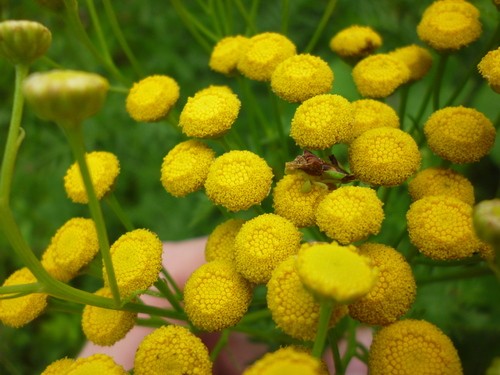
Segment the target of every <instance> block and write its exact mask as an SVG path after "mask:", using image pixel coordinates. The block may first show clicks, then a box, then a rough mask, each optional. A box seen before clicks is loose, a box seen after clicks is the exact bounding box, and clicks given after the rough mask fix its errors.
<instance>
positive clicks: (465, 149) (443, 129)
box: [424, 106, 496, 164]
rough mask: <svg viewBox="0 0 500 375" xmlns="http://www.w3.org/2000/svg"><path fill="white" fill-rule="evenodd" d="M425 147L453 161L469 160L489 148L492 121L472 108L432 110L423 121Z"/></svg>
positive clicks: (487, 150)
mask: <svg viewBox="0 0 500 375" xmlns="http://www.w3.org/2000/svg"><path fill="white" fill-rule="evenodd" d="M424 134H425V137H426V138H427V143H428V145H429V148H430V149H431V150H432V152H434V153H435V154H436V155H438V156H439V157H441V158H443V159H446V160H449V161H451V162H453V163H457V164H463V163H472V162H476V161H478V160H479V159H481V158H482V157H483V156H485V155H486V154H488V152H489V151H490V150H491V148H492V147H493V143H494V142H495V135H496V131H495V128H494V127H493V124H492V122H491V121H490V120H489V119H488V118H487V117H486V116H485V115H483V114H482V113H481V112H479V111H478V110H476V109H474V108H466V107H462V106H458V107H446V108H443V109H440V110H438V111H436V112H434V113H433V114H432V115H431V116H430V117H429V119H428V120H427V122H426V123H425V124H424Z"/></svg>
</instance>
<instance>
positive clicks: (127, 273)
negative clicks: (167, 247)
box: [103, 229, 163, 297]
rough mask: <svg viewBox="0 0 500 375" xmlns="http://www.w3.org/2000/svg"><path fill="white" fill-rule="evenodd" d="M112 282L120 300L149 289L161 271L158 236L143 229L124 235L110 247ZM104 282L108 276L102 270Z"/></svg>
mask: <svg viewBox="0 0 500 375" xmlns="http://www.w3.org/2000/svg"><path fill="white" fill-rule="evenodd" d="M110 251H111V259H112V261H113V266H114V270H115V276H116V282H117V283H118V288H119V290H120V295H121V296H123V297H127V296H129V295H130V294H131V293H132V292H134V291H138V290H145V289H147V288H149V287H150V286H151V285H153V283H154V282H155V281H156V280H157V279H158V274H159V272H160V270H161V257H162V252H163V246H162V243H161V241H160V240H159V238H158V236H157V235H156V234H154V233H153V232H150V231H149V230H147V229H135V230H133V231H131V232H128V233H125V234H124V235H122V236H121V237H120V238H118V240H116V241H115V242H114V243H113V245H112V246H111V249H110ZM103 276H104V280H105V281H106V285H107V280H108V276H107V273H106V268H103Z"/></svg>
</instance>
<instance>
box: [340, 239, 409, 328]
mask: <svg viewBox="0 0 500 375" xmlns="http://www.w3.org/2000/svg"><path fill="white" fill-rule="evenodd" d="M359 253H360V254H361V255H364V256H366V257H368V258H370V259H371V261H372V264H373V267H374V268H376V269H377V270H378V272H379V274H378V275H379V277H378V280H377V282H376V283H375V286H374V287H373V289H372V290H370V292H368V294H367V295H365V296H364V297H361V298H360V299H358V300H357V301H356V302H354V303H353V304H351V305H349V315H350V316H351V317H352V318H354V319H357V320H359V321H360V322H362V323H364V324H369V325H384V326H385V325H387V324H390V323H393V322H395V321H396V320H397V319H399V318H400V317H401V316H403V315H404V314H406V313H407V312H408V310H409V309H410V307H411V305H412V304H413V302H414V300H415V295H416V290H417V285H416V283H415V279H414V277H413V273H412V269H411V267H410V265H409V264H408V263H407V262H406V260H405V258H404V257H403V256H402V255H401V254H400V253H399V252H398V251H396V250H395V249H393V248H392V247H390V246H386V245H382V244H378V243H365V244H363V245H361V246H360V247H359Z"/></svg>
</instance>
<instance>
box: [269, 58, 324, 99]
mask: <svg viewBox="0 0 500 375" xmlns="http://www.w3.org/2000/svg"><path fill="white" fill-rule="evenodd" d="M332 85H333V71H332V69H331V68H330V66H328V64H327V63H326V62H325V61H324V60H323V59H321V58H320V57H318V56H313V55H309V54H300V55H295V56H292V57H289V58H288V59H286V60H284V61H283V62H282V63H280V64H279V65H278V66H277V67H276V69H275V70H274V72H273V74H272V76H271V88H272V90H273V92H274V93H275V94H276V95H278V96H279V97H280V98H282V99H284V100H286V101H288V102H291V103H297V102H303V101H304V100H306V99H309V98H312V97H313V96H316V95H320V94H326V93H328V92H330V90H331V89H332Z"/></svg>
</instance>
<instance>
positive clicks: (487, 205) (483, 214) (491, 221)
mask: <svg viewBox="0 0 500 375" xmlns="http://www.w3.org/2000/svg"><path fill="white" fill-rule="evenodd" d="M473 218H474V228H475V230H476V233H477V236H478V237H479V238H480V239H481V240H483V241H484V242H487V243H489V244H491V245H493V247H494V248H495V249H498V248H500V199H492V200H487V201H482V202H479V203H478V204H477V205H476V206H475V207H474V216H473Z"/></svg>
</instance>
